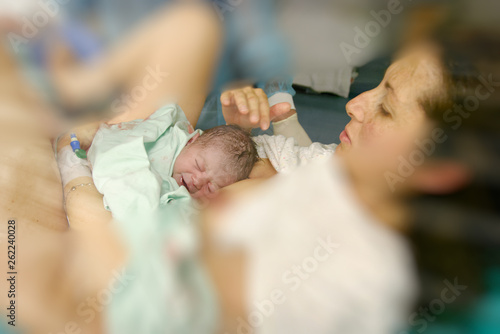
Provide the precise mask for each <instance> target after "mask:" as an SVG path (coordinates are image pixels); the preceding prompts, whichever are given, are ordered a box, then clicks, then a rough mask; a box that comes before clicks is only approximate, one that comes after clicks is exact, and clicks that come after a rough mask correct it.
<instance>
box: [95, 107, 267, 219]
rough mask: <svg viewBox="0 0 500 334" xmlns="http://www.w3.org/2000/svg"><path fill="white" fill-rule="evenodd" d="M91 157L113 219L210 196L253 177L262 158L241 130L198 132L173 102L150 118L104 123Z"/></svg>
mask: <svg viewBox="0 0 500 334" xmlns="http://www.w3.org/2000/svg"><path fill="white" fill-rule="evenodd" d="M88 159H89V162H90V163H91V165H92V178H93V180H94V184H95V186H96V188H97V190H98V191H99V192H100V193H101V194H103V195H104V204H105V206H106V207H107V208H108V209H109V210H111V212H113V215H114V213H115V211H116V212H119V211H120V212H125V211H127V212H129V211H130V212H132V211H133V212H137V211H140V210H142V209H144V210H150V209H154V208H155V207H157V206H162V205H166V204H168V203H170V202H171V201H174V200H175V201H179V200H182V199H186V198H189V197H193V198H197V199H199V198H203V197H211V196H213V194H214V193H215V192H216V191H217V190H218V189H220V188H223V187H226V186H228V185H230V184H232V183H234V182H237V181H240V180H243V179H246V178H248V176H249V174H250V172H251V170H252V168H253V165H254V164H255V162H256V161H257V160H258V155H257V150H256V147H255V144H254V142H253V140H252V138H251V137H250V134H249V133H247V132H245V131H244V130H243V129H241V128H240V127H238V126H234V125H230V126H229V125H223V126H218V127H215V128H212V129H210V130H208V131H206V132H205V133H202V131H201V130H196V131H193V130H192V127H191V126H190V124H189V122H188V120H187V119H186V116H185V115H184V112H183V111H182V109H181V108H180V107H179V106H178V105H176V104H169V105H166V106H164V107H162V108H160V109H159V110H157V111H156V112H155V113H154V114H152V115H151V116H150V117H148V118H147V119H145V120H135V121H131V122H125V123H120V124H114V125H106V124H103V125H101V127H100V128H99V130H98V131H97V133H96V135H95V138H94V141H93V143H92V146H91V148H90V150H89V152H88ZM139 209H140V210H139Z"/></svg>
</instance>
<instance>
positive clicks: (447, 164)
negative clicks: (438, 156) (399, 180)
mask: <svg viewBox="0 0 500 334" xmlns="http://www.w3.org/2000/svg"><path fill="white" fill-rule="evenodd" d="M471 179H472V173H471V171H470V170H469V169H468V168H467V167H466V166H464V165H463V164H460V163H459V162H456V161H449V160H438V161H433V162H429V163H426V164H424V165H422V166H421V167H418V168H417V169H416V170H415V173H414V175H413V176H412V177H410V178H409V180H408V181H410V185H411V187H412V188H413V189H415V190H417V191H418V192H422V193H426V194H432V195H446V194H451V193H453V192H456V191H458V190H460V189H462V188H464V187H465V186H466V185H467V184H468V183H469V182H470V181H471Z"/></svg>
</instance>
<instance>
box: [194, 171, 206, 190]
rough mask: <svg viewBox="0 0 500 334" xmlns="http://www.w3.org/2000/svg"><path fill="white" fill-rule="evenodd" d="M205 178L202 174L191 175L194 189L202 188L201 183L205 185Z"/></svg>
mask: <svg viewBox="0 0 500 334" xmlns="http://www.w3.org/2000/svg"><path fill="white" fill-rule="evenodd" d="M205 179H206V177H204V176H203V175H193V185H194V186H195V188H196V189H198V190H200V189H201V188H203V185H205V182H206V181H205Z"/></svg>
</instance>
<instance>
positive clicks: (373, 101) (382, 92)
mask: <svg viewBox="0 0 500 334" xmlns="http://www.w3.org/2000/svg"><path fill="white" fill-rule="evenodd" d="M442 81H443V79H442V72H441V67H440V66H439V62H438V58H437V55H436V53H435V52H432V50H430V49H428V48H420V49H419V50H412V51H411V52H409V53H406V54H405V55H404V56H402V57H401V58H399V59H398V60H397V61H395V62H394V63H393V64H392V65H391V66H390V67H389V68H388V70H387V72H386V74H385V76H384V79H383V80H382V82H381V83H380V85H379V86H378V87H377V88H375V89H372V90H370V91H368V92H365V93H363V94H361V95H359V96H358V97H356V98H354V99H353V100H351V101H350V102H349V103H348V104H347V106H346V110H347V114H348V115H349V116H350V117H351V121H350V122H349V124H347V126H346V128H345V130H344V131H343V132H342V133H341V134H340V141H341V143H340V145H339V146H338V147H337V153H338V154H340V155H344V154H346V153H348V152H350V151H353V150H356V151H361V152H366V151H373V150H377V151H380V150H381V149H385V148H386V147H387V145H389V146H390V147H392V148H393V149H396V150H398V149H402V146H401V145H409V144H410V142H411V141H413V140H414V138H415V137H416V136H418V134H419V133H420V132H421V131H423V128H424V125H426V115H425V112H424V110H423V108H422V106H421V104H420V101H421V99H423V98H425V97H426V96H432V95H433V94H432V93H433V92H436V91H439V88H440V86H441V85H442ZM395 146H396V147H395ZM387 148H388V147H387ZM386 153H387V152H386Z"/></svg>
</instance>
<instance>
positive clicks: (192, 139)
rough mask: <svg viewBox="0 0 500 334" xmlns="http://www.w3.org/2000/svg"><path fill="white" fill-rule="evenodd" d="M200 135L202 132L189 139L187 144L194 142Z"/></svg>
mask: <svg viewBox="0 0 500 334" xmlns="http://www.w3.org/2000/svg"><path fill="white" fill-rule="evenodd" d="M199 137H200V134H199V133H196V134H195V135H194V136H193V137H192V138H191V139H189V141H188V142H187V144H186V145H189V144H192V143H194V142H195V141H196V139H198V138H199Z"/></svg>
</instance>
